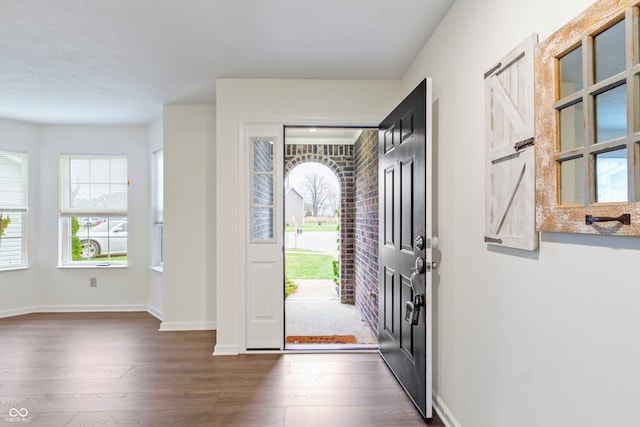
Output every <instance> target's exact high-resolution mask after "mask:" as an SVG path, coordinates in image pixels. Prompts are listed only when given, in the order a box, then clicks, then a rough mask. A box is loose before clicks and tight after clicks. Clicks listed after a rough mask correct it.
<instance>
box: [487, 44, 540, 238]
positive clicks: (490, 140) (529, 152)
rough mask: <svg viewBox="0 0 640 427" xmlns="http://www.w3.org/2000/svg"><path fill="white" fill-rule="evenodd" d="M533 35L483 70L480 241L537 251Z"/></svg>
mask: <svg viewBox="0 0 640 427" xmlns="http://www.w3.org/2000/svg"><path fill="white" fill-rule="evenodd" d="M537 44H538V35H537V34H533V35H531V36H530V37H529V38H527V39H526V40H525V41H523V42H522V43H521V44H520V45H518V46H517V47H516V48H515V49H513V50H512V51H511V52H510V53H509V54H508V55H506V56H505V57H504V58H502V60H501V61H500V62H499V63H498V64H497V65H495V66H494V67H493V68H491V69H490V70H489V71H487V72H486V73H485V76H484V77H485V102H486V105H485V118H486V123H485V145H486V179H485V184H486V189H485V238H484V240H485V242H487V243H489V244H495V245H499V246H507V247H511V248H519V249H526V250H537V249H538V233H537V232H536V225H535V170H534V169H535V162H534V148H533V144H534V99H533V98H534V66H533V62H534V49H535V46H536V45H537Z"/></svg>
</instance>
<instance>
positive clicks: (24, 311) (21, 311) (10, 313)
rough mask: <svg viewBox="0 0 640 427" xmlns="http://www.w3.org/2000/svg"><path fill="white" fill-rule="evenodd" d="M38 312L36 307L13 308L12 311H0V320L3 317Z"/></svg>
mask: <svg viewBox="0 0 640 427" xmlns="http://www.w3.org/2000/svg"><path fill="white" fill-rule="evenodd" d="M35 311H36V307H35V306H31V307H22V308H12V309H11V310H0V319H1V318H3V317H13V316H22V315H23V314H31V313H34V312H35Z"/></svg>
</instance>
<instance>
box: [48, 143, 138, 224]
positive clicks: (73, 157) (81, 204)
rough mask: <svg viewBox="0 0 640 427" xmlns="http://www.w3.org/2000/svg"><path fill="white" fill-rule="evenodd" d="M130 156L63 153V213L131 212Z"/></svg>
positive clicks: (61, 182) (61, 194) (118, 213)
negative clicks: (129, 191)
mask: <svg viewBox="0 0 640 427" xmlns="http://www.w3.org/2000/svg"><path fill="white" fill-rule="evenodd" d="M127 176H128V175H127V156H125V155H112V154H108V155H98V154H92V155H79V154H61V155H60V201H59V210H60V214H61V215H102V216H108V215H122V216H124V215H127V191H128V177H127Z"/></svg>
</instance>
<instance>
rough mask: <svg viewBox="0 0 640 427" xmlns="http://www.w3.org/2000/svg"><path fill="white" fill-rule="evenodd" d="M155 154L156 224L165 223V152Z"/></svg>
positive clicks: (159, 151) (160, 151)
mask: <svg viewBox="0 0 640 427" xmlns="http://www.w3.org/2000/svg"><path fill="white" fill-rule="evenodd" d="M153 154H154V160H155V165H154V167H155V176H154V177H155V187H154V188H155V200H154V218H153V219H154V221H155V222H156V224H162V223H163V222H164V151H163V150H158V151H156V152H155V153H153Z"/></svg>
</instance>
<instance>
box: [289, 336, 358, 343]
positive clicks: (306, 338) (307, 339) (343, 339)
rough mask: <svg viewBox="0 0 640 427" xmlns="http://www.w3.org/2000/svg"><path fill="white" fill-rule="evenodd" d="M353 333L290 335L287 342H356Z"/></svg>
mask: <svg viewBox="0 0 640 427" xmlns="http://www.w3.org/2000/svg"><path fill="white" fill-rule="evenodd" d="M357 342H358V341H357V340H356V337H355V335H290V336H288V337H287V344H356V343H357Z"/></svg>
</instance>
